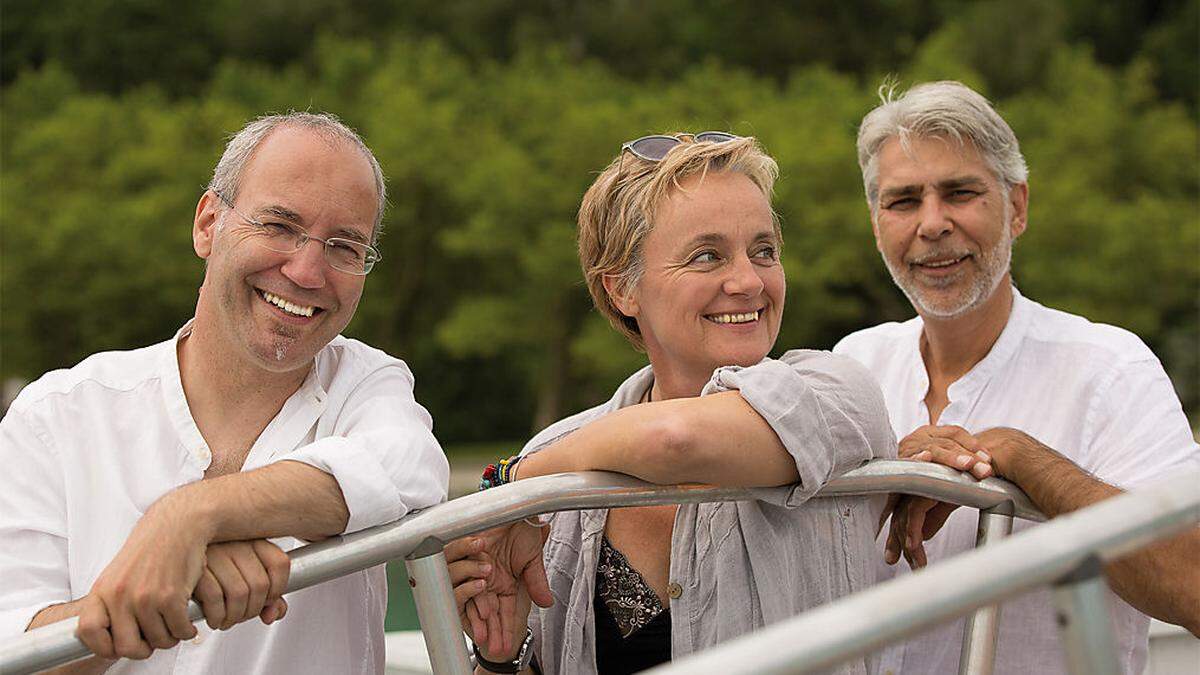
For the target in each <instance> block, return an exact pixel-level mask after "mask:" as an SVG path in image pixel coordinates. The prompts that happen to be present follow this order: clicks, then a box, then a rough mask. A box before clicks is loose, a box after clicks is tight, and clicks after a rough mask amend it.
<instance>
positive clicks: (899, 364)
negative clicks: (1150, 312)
mask: <svg viewBox="0 0 1200 675" xmlns="http://www.w3.org/2000/svg"><path fill="white" fill-rule="evenodd" d="M922 327H923V324H922V321H921V319H920V317H918V318H915V319H912V320H910V321H906V322H904V323H888V324H883V325H880V326H875V327H873V328H868V329H866V330H863V331H859V332H857V333H854V334H852V335H849V336H847V337H846V338H844V339H843V340H842V341H841V342H840V343H838V345H837V346H836V347H834V351H835V352H837V353H841V354H846V355H848V356H852V357H854V358H856V359H858V360H859V361H860V362H861V363H862V364H863V365H865V366H867V368H868V369H869V370H870V371H871V372H872V373H874V375H875V376H876V378H877V379H878V380H879V383H880V385H881V386H882V388H883V395H884V398H885V400H886V401H887V407H888V415H889V416H890V418H891V420H892V426H893V428H894V430H895V432H896V437H897V438H901V439H902V438H904V437H905V436H907V435H908V434H909V433H911V432H912V431H914V430H915V429H916V428H917V427H920V426H924V425H926V424H929V411H928V409H926V407H925V394H926V392H927V391H928V389H929V379H928V375H927V373H926V370H925V364H924V361H922V359H921V352H920V337H921V330H922ZM947 393H948V397H949V401H950V402H949V404H948V405H947V406H946V409H945V410H944V411H943V412H942V414H941V417H940V418H939V419H938V421H937V423H938V424H939V425H956V426H960V427H963V428H964V429H966V430H967V431H969V432H972V433H978V432H981V431H984V430H985V429H989V428H992V427H999V426H1004V427H1012V428H1015V429H1019V430H1021V431H1024V432H1025V433H1027V434H1029V435H1030V436H1033V437H1034V438H1036V439H1038V440H1039V441H1041V442H1042V443H1044V444H1046V445H1048V446H1050V447H1051V448H1054V449H1055V450H1057V451H1058V452H1060V453H1062V454H1063V455H1064V456H1066V457H1067V458H1068V459H1070V460H1071V461H1073V462H1075V463H1076V464H1077V465H1079V467H1080V468H1082V469H1083V470H1084V471H1087V472H1088V473H1090V474H1092V475H1093V476H1095V477H1096V478H1098V479H1100V480H1102V481H1104V482H1106V483H1109V484H1111V485H1115V486H1117V487H1120V488H1132V487H1135V486H1137V485H1140V484H1143V483H1147V482H1153V481H1155V480H1157V479H1162V478H1165V477H1167V476H1169V475H1172V474H1173V473H1175V472H1177V471H1179V470H1182V469H1185V468H1188V467H1191V466H1197V465H1200V448H1198V447H1197V445H1196V441H1195V439H1194V438H1193V437H1192V432H1191V430H1190V428H1189V427H1188V422H1187V418H1186V417H1185V416H1184V414H1183V409H1182V407H1181V406H1180V403H1179V398H1178V396H1176V394H1175V390H1174V389H1173V388H1172V386H1171V381H1170V380H1169V379H1168V378H1167V374H1166V373H1165V372H1164V371H1163V368H1162V365H1161V364H1160V363H1159V361H1158V359H1157V358H1155V356H1154V353H1153V352H1151V351H1150V349H1149V348H1148V347H1147V346H1146V345H1145V344H1144V343H1143V342H1142V341H1141V340H1140V339H1139V338H1138V337H1137V336H1136V335H1134V334H1133V333H1130V332H1129V331H1126V330H1123V329H1121V328H1116V327H1114V326H1107V325H1104V324H1096V323H1092V322H1090V321H1088V320H1087V319H1084V318H1083V317H1079V316H1074V315H1072V314H1067V313H1065V312H1060V311H1057V310H1053V309H1048V308H1046V307H1043V306H1042V305H1040V304H1038V303H1036V302H1034V301H1032V300H1029V299H1027V298H1025V297H1023V296H1021V294H1020V293H1018V292H1017V291H1016V289H1015V288H1014V289H1013V306H1012V313H1011V315H1010V316H1009V320H1008V324H1007V325H1006V326H1005V328H1004V331H1003V332H1002V333H1001V334H1000V337H999V338H998V339H997V340H996V344H995V345H993V346H992V349H991V351H990V352H988V354H987V356H985V357H984V358H983V360H981V361H980V362H979V363H977V364H975V367H974V368H972V369H971V371H970V372H968V373H967V374H966V375H964V376H963V377H962V378H960V379H959V380H958V381H956V382H954V383H953V384H951V385H950V387H949V391H948V392H947ZM976 514H977V512H976V511H975V510H974V509H958V510H957V511H955V512H954V513H953V514H952V515H951V516H950V519H949V520H948V521H947V522H946V525H945V526H944V527H943V528H942V529H941V531H940V532H938V534H937V535H935V536H934V538H933V539H932V540H930V541H928V542H925V551H926V554H927V556H928V559H929V564H931V565H933V564H936V563H937V561H939V560H942V559H943V558H948V557H950V556H953V555H957V554H959V553H962V552H963V551H967V550H970V549H972V548H974V546H975V529H976V522H977V516H976ZM1033 526H1034V524H1032V523H1029V522H1027V521H1021V520H1017V521H1016V523H1015V524H1014V527H1013V532H1014V534H1015V533H1017V532H1020V531H1021V530H1024V529H1026V528H1028V527H1033ZM886 536H887V529H886V528H885V529H884V530H883V532H882V534H881V536H880V543H881V544H882V542H883V541H884V539H885V538H886ZM878 560H879V562H878V577H879V580H880V581H885V580H887V579H889V578H891V577H893V576H904V575H907V574H910V573H911V572H910V570H909V569H908V565H907V564H906V563H904V562H900V563H898V564H896V565H894V566H889V565H887V564H885V563H884V562H883V553H882V547H881V548H880V554H879V558H878ZM979 578H980V583H987V570H980V571H979ZM1110 599H1111V601H1112V603H1111V604H1112V619H1113V629H1114V632H1115V638H1116V639H1115V647H1116V650H1117V653H1118V658H1119V660H1120V663H1121V667H1122V669H1123V670H1124V671H1125V672H1126V673H1133V674H1135V675H1136V674H1139V673H1141V672H1142V669H1143V668H1144V667H1145V665H1146V649H1147V640H1148V638H1147V631H1148V628H1149V623H1150V620H1149V618H1148V617H1146V616H1145V615H1144V614H1142V613H1141V612H1138V611H1137V610H1135V609H1133V608H1132V607H1130V606H1129V605H1128V604H1127V603H1125V602H1124V601H1123V600H1121V599H1120V598H1118V597H1117V596H1116V595H1112V594H1111V592H1110ZM963 624H964V621H962V620H959V621H957V622H954V623H951V624H947V625H945V626H942V627H939V628H937V629H934V630H931V631H929V632H926V633H923V634H921V635H919V636H918V637H916V638H914V639H912V640H910V641H909V642H907V643H901V644H898V645H893V646H891V647H889V648H887V649H885V650H884V652H883V655H882V668H881V672H884V673H888V672H891V673H901V672H903V673H954V672H958V658H959V653H960V650H961V648H962V631H963ZM997 639H998V643H997V649H996V673H998V674H1004V673H1021V674H1025V673H1060V672H1065V667H1066V664H1065V661H1064V656H1063V652H1062V646H1061V643H1060V640H1059V632H1058V627H1057V624H1056V622H1055V614H1054V603H1053V599H1052V596H1051V594H1050V591H1048V590H1040V591H1035V592H1032V593H1029V594H1026V595H1024V596H1021V597H1019V598H1017V599H1016V600H1013V601H1011V602H1008V603H1005V604H1004V606H1003V608H1002V609H1001V612H1000V632H999V635H998V637H997Z"/></svg>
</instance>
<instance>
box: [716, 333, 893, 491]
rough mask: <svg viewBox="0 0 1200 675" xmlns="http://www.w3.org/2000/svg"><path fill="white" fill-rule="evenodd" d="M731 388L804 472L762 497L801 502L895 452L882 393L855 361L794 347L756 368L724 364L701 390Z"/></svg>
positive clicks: (890, 456)
mask: <svg viewBox="0 0 1200 675" xmlns="http://www.w3.org/2000/svg"><path fill="white" fill-rule="evenodd" d="M731 390H737V391H738V392H740V394H741V396H742V398H743V399H745V400H746V402H747V403H749V404H750V406H751V407H752V408H754V410H755V411H756V412H758V414H759V415H761V416H762V417H763V419H764V420H766V422H767V423H768V424H769V425H771V428H772V429H773V430H774V431H775V433H776V435H778V436H779V440H780V441H781V442H782V443H783V446H784V447H785V448H786V449H787V451H788V453H790V454H791V455H792V458H793V459H794V460H795V462H796V470H797V472H798V473H799V474H800V480H799V482H797V483H796V484H795V485H790V486H785V487H781V488H762V489H759V490H757V492H758V493H760V494H759V495H758V496H759V499H761V500H762V501H766V502H771V503H776V504H779V505H781V506H788V507H794V506H799V505H800V504H803V503H804V502H805V501H807V500H808V499H809V498H810V497H812V496H813V495H814V494H816V493H817V491H819V490H820V489H821V488H822V487H824V486H825V484H826V483H827V482H829V480H830V479H831V478H834V477H836V476H839V475H841V474H843V473H845V472H846V471H849V470H850V469H854V468H856V467H859V466H861V465H863V464H864V463H866V462H868V461H870V460H871V459H875V458H893V457H895V456H896V438H895V435H894V434H893V433H892V428H891V424H890V423H889V422H888V416H887V408H886V406H885V405H884V402H883V394H882V392H880V390H879V385H878V384H876V383H875V381H874V379H873V378H871V376H870V373H868V372H867V371H866V369H865V368H863V367H862V366H861V365H859V364H858V363H857V362H855V361H854V360H853V359H850V358H848V357H844V356H838V355H835V354H832V353H829V352H821V351H812V350H793V351H790V352H787V353H786V354H784V355H783V356H782V357H781V358H780V359H778V360H776V359H766V360H764V361H762V362H761V363H758V364H756V365H754V366H750V367H745V368H743V367H739V366H726V367H723V368H718V369H717V370H716V371H715V372H714V373H713V376H712V379H711V380H710V381H709V383H708V385H706V386H705V388H704V392H703V394H711V393H716V392H722V391H731Z"/></svg>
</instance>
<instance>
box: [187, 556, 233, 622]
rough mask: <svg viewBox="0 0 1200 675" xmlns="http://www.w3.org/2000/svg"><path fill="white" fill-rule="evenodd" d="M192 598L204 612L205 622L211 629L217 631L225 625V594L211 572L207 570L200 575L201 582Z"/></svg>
mask: <svg viewBox="0 0 1200 675" xmlns="http://www.w3.org/2000/svg"><path fill="white" fill-rule="evenodd" d="M192 597H194V598H196V602H198V603H200V608H201V609H202V610H204V620H205V621H206V622H207V623H208V627H209V628H211V629H213V630H216V629H217V628H219V627H221V626H222V625H224V624H225V593H224V591H222V590H221V584H220V583H218V582H217V578H216V577H215V576H213V573H212V571H211V570H209V569H207V568H206V569H205V570H204V574H201V575H200V582H199V583H197V584H196V590H195V591H194V592H193V593H192Z"/></svg>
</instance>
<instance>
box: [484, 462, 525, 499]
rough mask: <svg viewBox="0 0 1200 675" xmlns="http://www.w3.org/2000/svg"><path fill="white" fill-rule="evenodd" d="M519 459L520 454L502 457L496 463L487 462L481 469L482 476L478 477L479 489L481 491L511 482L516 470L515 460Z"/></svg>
mask: <svg viewBox="0 0 1200 675" xmlns="http://www.w3.org/2000/svg"><path fill="white" fill-rule="evenodd" d="M520 461H521V456H520V455H514V456H513V457H509V458H508V459H502V460H500V461H499V462H497V463H496V464H488V465H487V466H486V467H484V469H483V477H482V478H480V479H479V490H480V491H481V492H482V491H483V490H486V489H488V488H494V487H500V486H501V485H504V484H505V483H511V482H512V481H513V475H514V473H515V472H516V467H517V462H520Z"/></svg>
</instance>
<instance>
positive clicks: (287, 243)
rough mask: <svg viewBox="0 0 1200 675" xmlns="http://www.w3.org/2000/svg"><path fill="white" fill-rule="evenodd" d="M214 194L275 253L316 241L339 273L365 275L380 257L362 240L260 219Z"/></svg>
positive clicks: (285, 251) (257, 240)
mask: <svg viewBox="0 0 1200 675" xmlns="http://www.w3.org/2000/svg"><path fill="white" fill-rule="evenodd" d="M213 193H214V194H216V195H217V196H218V197H220V198H221V201H223V202H225V205H226V206H228V207H229V210H230V211H233V212H234V213H236V214H237V215H238V216H239V217H241V219H242V220H244V221H246V222H247V223H249V224H250V226H251V227H252V228H254V233H255V235H256V236H255V238H254V240H255V241H256V242H258V244H259V245H260V246H262V247H263V248H265V249H267V250H268V251H275V252H276V253H295V252H296V251H299V250H300V249H302V248H304V245H305V244H307V243H308V242H309V240H310V239H311V240H312V241H319V242H321V244H323V245H324V247H325V262H327V263H329V266H330V267H332V268H333V269H335V270H337V271H339V272H345V273H346V274H356V275H358V276H365V275H366V274H367V273H368V272H370V271H371V268H373V267H375V263H377V262H379V261H380V260H382V259H383V256H381V255H380V254H379V249H377V248H375V247H374V246H371V245H368V244H364V243H362V242H361V241H355V240H353V239H346V238H345V237H330V238H328V239H321V238H320V237H314V236H312V235H311V234H309V233H308V232H305V231H304V229H303V228H301V227H300V226H298V225H293V224H291V223H285V222H263V221H261V220H257V219H254V218H251V217H249V216H247V215H246V214H244V213H242V212H241V211H238V210H237V209H236V208H234V206H233V202H232V201H230V200H229V198H228V197H226V196H225V195H223V194H221V193H220V192H217V191H216V190H213Z"/></svg>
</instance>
